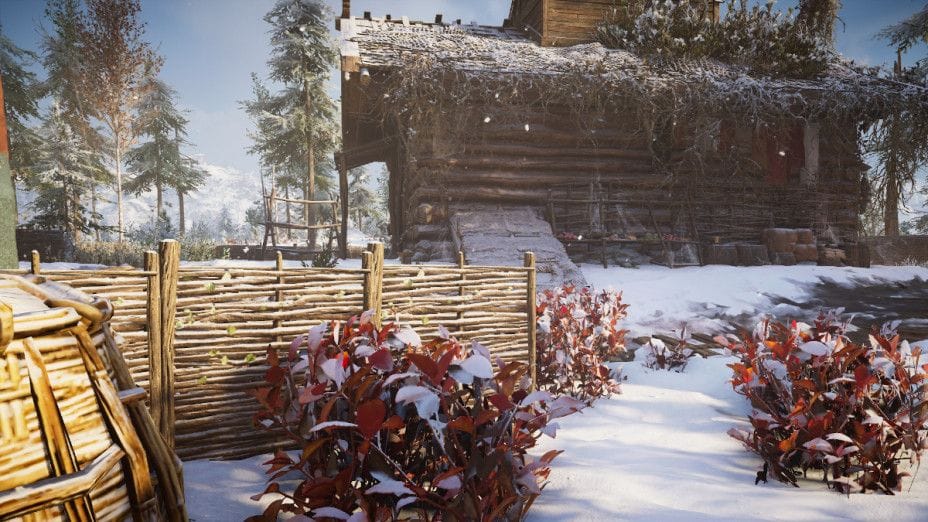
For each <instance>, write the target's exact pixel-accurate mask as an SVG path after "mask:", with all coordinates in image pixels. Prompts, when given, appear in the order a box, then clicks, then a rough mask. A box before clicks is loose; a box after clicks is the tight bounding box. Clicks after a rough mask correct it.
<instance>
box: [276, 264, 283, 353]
mask: <svg viewBox="0 0 928 522" xmlns="http://www.w3.org/2000/svg"><path fill="white" fill-rule="evenodd" d="M275 267H276V268H277V290H275V291H274V301H276V302H277V303H278V305H277V313H276V315H277V317H280V315H281V312H282V311H283V308H282V307H281V305H280V304H279V303H281V302H282V301H283V300H284V292H283V290H281V287H282V286H283V284H284V275H283V274H284V255H283V253H282V252H281V251H280V250H278V251H277V262H276V264H275ZM280 326H281V322H280V319H274V331H277V332H279V330H280ZM282 341H283V337H282V336H281V335H280V334H279V333H278V335H277V342H278V343H279V342H282Z"/></svg>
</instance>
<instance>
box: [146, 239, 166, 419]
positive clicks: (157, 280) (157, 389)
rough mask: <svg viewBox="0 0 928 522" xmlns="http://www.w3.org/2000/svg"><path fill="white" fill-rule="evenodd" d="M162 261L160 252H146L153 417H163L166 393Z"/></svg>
mask: <svg viewBox="0 0 928 522" xmlns="http://www.w3.org/2000/svg"><path fill="white" fill-rule="evenodd" d="M160 270H161V263H160V262H159V260H158V253H157V252H154V251H151V250H149V251H148V252H145V271H146V272H150V273H151V275H149V276H148V296H147V298H146V302H145V304H146V312H147V317H148V376H149V377H148V382H149V385H148V387H149V397H151V409H150V410H149V411H150V412H151V416H152V418H153V419H160V418H161V411H162V404H161V401H160V400H156V398H160V397H161V395H162V394H163V393H164V381H163V380H162V376H163V375H164V371H163V370H162V369H161V361H162V360H163V357H162V356H161V348H162V346H161V326H162V325H161V277H160V276H159V274H160Z"/></svg>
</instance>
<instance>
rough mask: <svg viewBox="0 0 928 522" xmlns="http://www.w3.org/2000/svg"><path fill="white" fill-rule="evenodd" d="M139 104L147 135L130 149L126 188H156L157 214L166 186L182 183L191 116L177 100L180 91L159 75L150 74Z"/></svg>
mask: <svg viewBox="0 0 928 522" xmlns="http://www.w3.org/2000/svg"><path fill="white" fill-rule="evenodd" d="M144 91H145V94H144V95H143V97H142V100H141V102H140V103H139V105H138V113H137V121H138V125H137V127H136V129H135V132H136V134H138V135H139V136H144V137H146V138H147V140H146V141H144V142H142V143H140V144H139V145H137V146H136V147H134V148H132V149H131V150H129V151H128V152H127V153H126V165H127V167H128V168H129V172H130V173H131V174H132V177H131V178H130V179H128V180H127V181H126V183H125V190H126V191H127V192H129V193H132V194H135V195H139V194H141V193H143V192H147V191H148V190H151V189H154V191H155V201H156V203H155V216H161V215H162V213H163V211H164V189H166V188H168V187H174V186H176V185H178V178H179V177H180V176H181V175H182V174H183V171H184V165H183V163H184V156H183V154H182V153H181V146H182V145H184V144H186V143H187V142H186V137H187V129H186V127H187V123H188V120H187V118H185V117H184V115H183V114H182V113H181V111H180V110H179V109H178V108H177V107H176V105H175V103H174V97H175V96H176V94H177V93H176V91H174V89H172V88H171V87H170V86H168V85H167V84H166V83H164V82H163V81H161V80H160V79H158V78H149V79H148V80H147V82H146V85H145V89H144Z"/></svg>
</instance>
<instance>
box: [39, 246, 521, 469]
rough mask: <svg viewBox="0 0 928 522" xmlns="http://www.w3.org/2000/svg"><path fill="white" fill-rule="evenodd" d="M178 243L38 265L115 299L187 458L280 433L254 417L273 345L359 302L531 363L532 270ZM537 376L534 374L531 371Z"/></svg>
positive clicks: (158, 407) (256, 444)
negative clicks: (93, 266)
mask: <svg viewBox="0 0 928 522" xmlns="http://www.w3.org/2000/svg"><path fill="white" fill-rule="evenodd" d="M178 257H179V252H178V249H177V243H176V242H174V241H165V242H163V243H162V244H161V248H160V252H159V253H155V252H149V253H147V254H146V256H145V268H144V269H143V270H137V269H105V270H55V271H52V270H43V269H42V267H41V264H40V261H39V259H38V256H37V255H34V256H33V263H32V272H33V273H35V274H38V275H41V276H44V277H46V278H48V279H51V280H54V281H58V282H61V283H65V284H68V285H71V286H73V287H75V288H78V289H80V290H83V291H85V292H88V293H91V294H97V295H101V296H103V297H106V298H108V299H110V300H111V301H112V302H113V305H114V308H115V310H116V313H115V315H114V317H113V322H112V324H113V327H114V329H115V330H117V332H118V333H119V334H120V335H121V336H122V337H123V338H124V342H123V343H122V345H121V346H122V348H123V350H124V353H125V358H126V361H127V363H128V365H129V368H130V372H131V373H132V376H133V378H134V379H135V380H136V382H137V383H138V384H139V386H143V387H145V388H146V389H148V390H149V393H150V397H151V403H150V405H151V409H152V417H153V418H154V419H155V422H156V424H158V426H159V430H160V431H161V433H162V435H163V436H164V438H165V439H166V440H167V441H168V442H169V444H170V445H172V446H174V447H175V448H176V451H177V454H178V455H179V456H180V457H181V458H182V459H185V460H189V459H197V458H241V457H246V456H251V455H256V454H260V453H265V452H268V451H271V450H273V449H275V448H276V447H279V446H280V444H281V442H280V441H277V440H273V439H272V438H270V437H268V436H267V434H266V433H264V432H261V431H259V430H256V429H255V428H254V427H253V426H252V415H253V414H254V412H255V411H256V409H257V402H256V401H255V399H253V398H252V397H251V396H249V395H248V391H249V390H252V389H254V388H256V387H257V386H259V385H261V383H262V382H263V378H264V373H265V370H266V366H265V365H264V364H263V361H264V358H265V354H266V350H267V347H268V346H273V347H275V348H277V349H280V350H282V351H283V350H286V349H287V348H289V345H290V341H291V340H292V339H293V338H294V337H296V336H297V335H300V334H303V333H306V331H307V330H308V329H309V328H311V327H313V326H315V325H317V324H319V323H320V322H322V321H328V320H342V319H346V318H348V317H350V316H352V315H357V314H359V313H360V312H361V311H363V310H375V311H376V312H377V313H376V314H375V317H377V318H380V319H383V320H387V321H397V322H399V323H401V324H408V325H410V326H412V327H413V328H415V329H416V331H417V332H418V333H419V334H420V335H421V336H422V337H423V339H429V338H431V337H432V336H434V335H436V334H437V329H438V326H439V325H442V326H444V327H446V328H447V329H448V330H449V331H451V332H452V333H453V334H454V335H455V336H456V337H457V338H458V339H460V340H462V341H464V342H470V341H471V340H476V341H479V342H480V343H482V344H484V345H486V346H487V347H488V348H489V349H490V351H491V352H492V353H494V354H495V355H499V356H500V357H501V358H503V359H505V360H512V359H524V360H527V361H528V362H529V363H530V364H531V367H532V368H534V357H535V355H534V347H535V328H534V324H535V269H534V255H533V254H531V253H527V254H526V256H525V266H524V267H487V266H467V265H465V264H464V260H463V256H461V258H460V259H459V263H458V264H457V266H455V265H444V266H439V265H421V266H414V265H385V264H384V258H383V245H382V244H379V243H372V244H371V245H369V251H368V252H365V253H364V255H363V258H362V266H361V268H360V269H324V268H284V266H283V260H282V258H281V256H280V255H278V259H277V266H276V267H273V268H270V267H268V268H260V267H249V268H245V267H236V268H226V267H179V266H178V265H179V263H178ZM533 377H534V374H533Z"/></svg>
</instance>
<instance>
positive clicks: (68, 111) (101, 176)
mask: <svg viewBox="0 0 928 522" xmlns="http://www.w3.org/2000/svg"><path fill="white" fill-rule="evenodd" d="M45 15H46V17H47V19H48V20H49V21H50V22H51V28H50V30H46V29H44V28H43V38H42V64H43V65H44V66H45V72H46V75H47V77H46V79H45V82H44V84H43V87H44V89H43V91H44V93H43V94H44V95H45V96H51V97H53V98H55V99H56V100H57V104H58V109H59V111H60V117H61V119H62V120H64V121H65V122H66V123H67V124H68V126H70V128H71V130H72V131H73V132H74V133H75V134H76V135H77V136H78V137H79V138H80V139H81V140H82V141H83V144H82V149H87V150H89V151H90V152H92V153H93V158H92V159H93V160H94V161H93V162H92V165H90V166H89V167H88V171H87V172H86V173H85V175H86V176H87V177H88V179H89V182H90V190H89V191H88V193H87V194H86V196H85V197H87V198H88V199H89V200H90V212H89V215H88V219H89V225H90V227H91V228H93V229H94V230H95V232H96V234H97V239H99V234H100V230H101V229H102V227H101V224H102V220H101V219H100V215H99V214H98V213H97V200H98V198H97V193H98V190H97V187H100V186H108V185H110V184H111V183H112V182H113V179H112V176H111V174H110V172H109V171H108V170H107V169H106V168H104V167H103V163H104V153H103V151H104V147H105V140H104V138H103V136H102V135H101V134H100V131H99V130H98V129H97V128H96V127H95V126H94V125H93V123H92V117H93V112H92V110H93V106H92V104H91V103H90V101H89V99H88V93H89V92H90V90H91V89H92V87H91V86H90V85H88V83H87V81H88V80H87V70H86V67H85V65H86V63H85V60H84V56H85V47H84V44H83V41H82V39H81V31H82V27H83V24H84V23H85V20H84V13H83V12H82V11H81V9H80V3H79V2H78V0H51V1H50V2H49V3H48V5H47V6H46V8H45Z"/></svg>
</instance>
